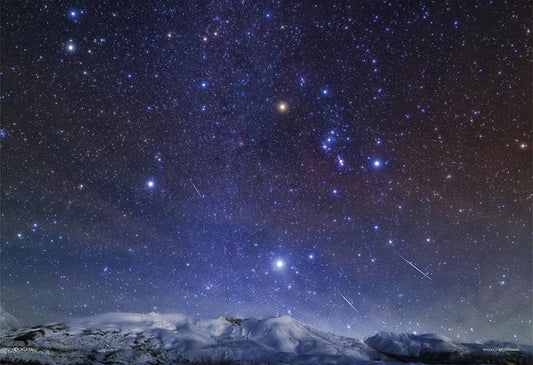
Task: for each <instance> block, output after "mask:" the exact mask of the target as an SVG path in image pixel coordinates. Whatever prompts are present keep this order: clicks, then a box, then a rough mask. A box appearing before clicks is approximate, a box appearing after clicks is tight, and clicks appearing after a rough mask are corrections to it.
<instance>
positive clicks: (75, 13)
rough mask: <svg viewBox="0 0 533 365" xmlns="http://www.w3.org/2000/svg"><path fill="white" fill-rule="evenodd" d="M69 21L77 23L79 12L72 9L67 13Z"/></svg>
mask: <svg viewBox="0 0 533 365" xmlns="http://www.w3.org/2000/svg"><path fill="white" fill-rule="evenodd" d="M67 15H68V17H69V19H71V20H74V21H76V20H77V19H78V15H79V13H78V11H77V10H76V9H70V10H69V11H68V13H67Z"/></svg>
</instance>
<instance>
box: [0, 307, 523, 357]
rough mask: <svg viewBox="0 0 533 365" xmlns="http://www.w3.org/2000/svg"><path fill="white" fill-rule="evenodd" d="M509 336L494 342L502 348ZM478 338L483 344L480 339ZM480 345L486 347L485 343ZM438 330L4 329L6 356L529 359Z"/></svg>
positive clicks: (256, 323) (222, 325)
mask: <svg viewBox="0 0 533 365" xmlns="http://www.w3.org/2000/svg"><path fill="white" fill-rule="evenodd" d="M500 345H501V348H505V347H506V346H509V344H505V343H498V342H494V343H491V344H489V345H487V346H492V347H491V348H495V349H498V348H500V347H499V346H500ZM476 346H477V347H476ZM479 346H481V347H479ZM482 346H483V345H465V344H458V343H454V342H453V341H451V340H449V339H448V338H446V337H443V336H438V335H413V334H394V333H388V332H380V333H378V334H376V335H374V336H371V337H368V338H366V339H365V340H364V341H363V340H358V339H355V338H350V337H343V336H337V335H335V334H332V333H327V332H323V331H319V330H316V329H314V328H312V327H310V326H308V325H306V324H303V323H301V322H299V321H297V320H295V319H294V318H292V317H290V316H281V317H271V318H265V319H255V318H237V317H230V316H220V317H218V318H215V319H197V320H195V319H191V318H189V317H188V316H186V315H184V314H180V313H176V314H158V313H153V312H152V313H148V314H138V313H120V312H117V313H105V314H99V315H95V316H91V317H83V318H76V319H72V320H70V321H68V322H65V323H55V324H49V325H43V326H35V327H32V328H20V329H11V330H6V331H3V332H1V333H0V363H8V364H9V363H19V364H30V363H31V364H102V363H107V364H171V363H172V364H187V363H190V362H191V361H192V362H194V361H201V360H202V359H206V358H210V359H213V360H214V361H219V362H220V361H222V362H224V361H225V362H226V363H231V362H234V363H237V364H247V363H254V364H269V365H270V364H298V365H300V364H301V365H303V364H309V365H311V364H346V365H348V364H368V363H394V362H398V361H400V362H417V363H435V362H439V363H465V364H466V363H479V362H478V361H477V360H483V361H489V362H490V363H502V364H504V363H505V364H509V363H516V364H529V363H531V362H528V361H530V360H531V354H532V353H533V351H532V349H531V347H528V346H523V345H522V346H521V347H520V346H518V347H516V348H510V347H509V348H508V351H495V352H491V351H486V349H484V348H483V347H482Z"/></svg>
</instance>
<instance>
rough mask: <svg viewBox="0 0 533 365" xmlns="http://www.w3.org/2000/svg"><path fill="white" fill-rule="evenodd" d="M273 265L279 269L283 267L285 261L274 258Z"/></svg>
mask: <svg viewBox="0 0 533 365" xmlns="http://www.w3.org/2000/svg"><path fill="white" fill-rule="evenodd" d="M274 266H275V268H276V269H277V270H281V269H283V268H284V267H285V261H284V260H283V259H276V261H275V262H274Z"/></svg>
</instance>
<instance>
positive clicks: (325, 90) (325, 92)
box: [320, 87, 329, 96]
mask: <svg viewBox="0 0 533 365" xmlns="http://www.w3.org/2000/svg"><path fill="white" fill-rule="evenodd" d="M320 93H321V94H322V95H324V96H327V95H329V89H327V88H325V87H324V88H322V89H320Z"/></svg>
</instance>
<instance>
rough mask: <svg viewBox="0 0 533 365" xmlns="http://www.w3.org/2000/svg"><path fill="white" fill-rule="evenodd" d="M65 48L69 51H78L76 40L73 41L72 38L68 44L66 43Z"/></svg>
mask: <svg viewBox="0 0 533 365" xmlns="http://www.w3.org/2000/svg"><path fill="white" fill-rule="evenodd" d="M65 50H66V51H67V52H68V53H74V52H76V45H75V44H74V42H72V40H70V41H68V42H67V44H66V45H65Z"/></svg>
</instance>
